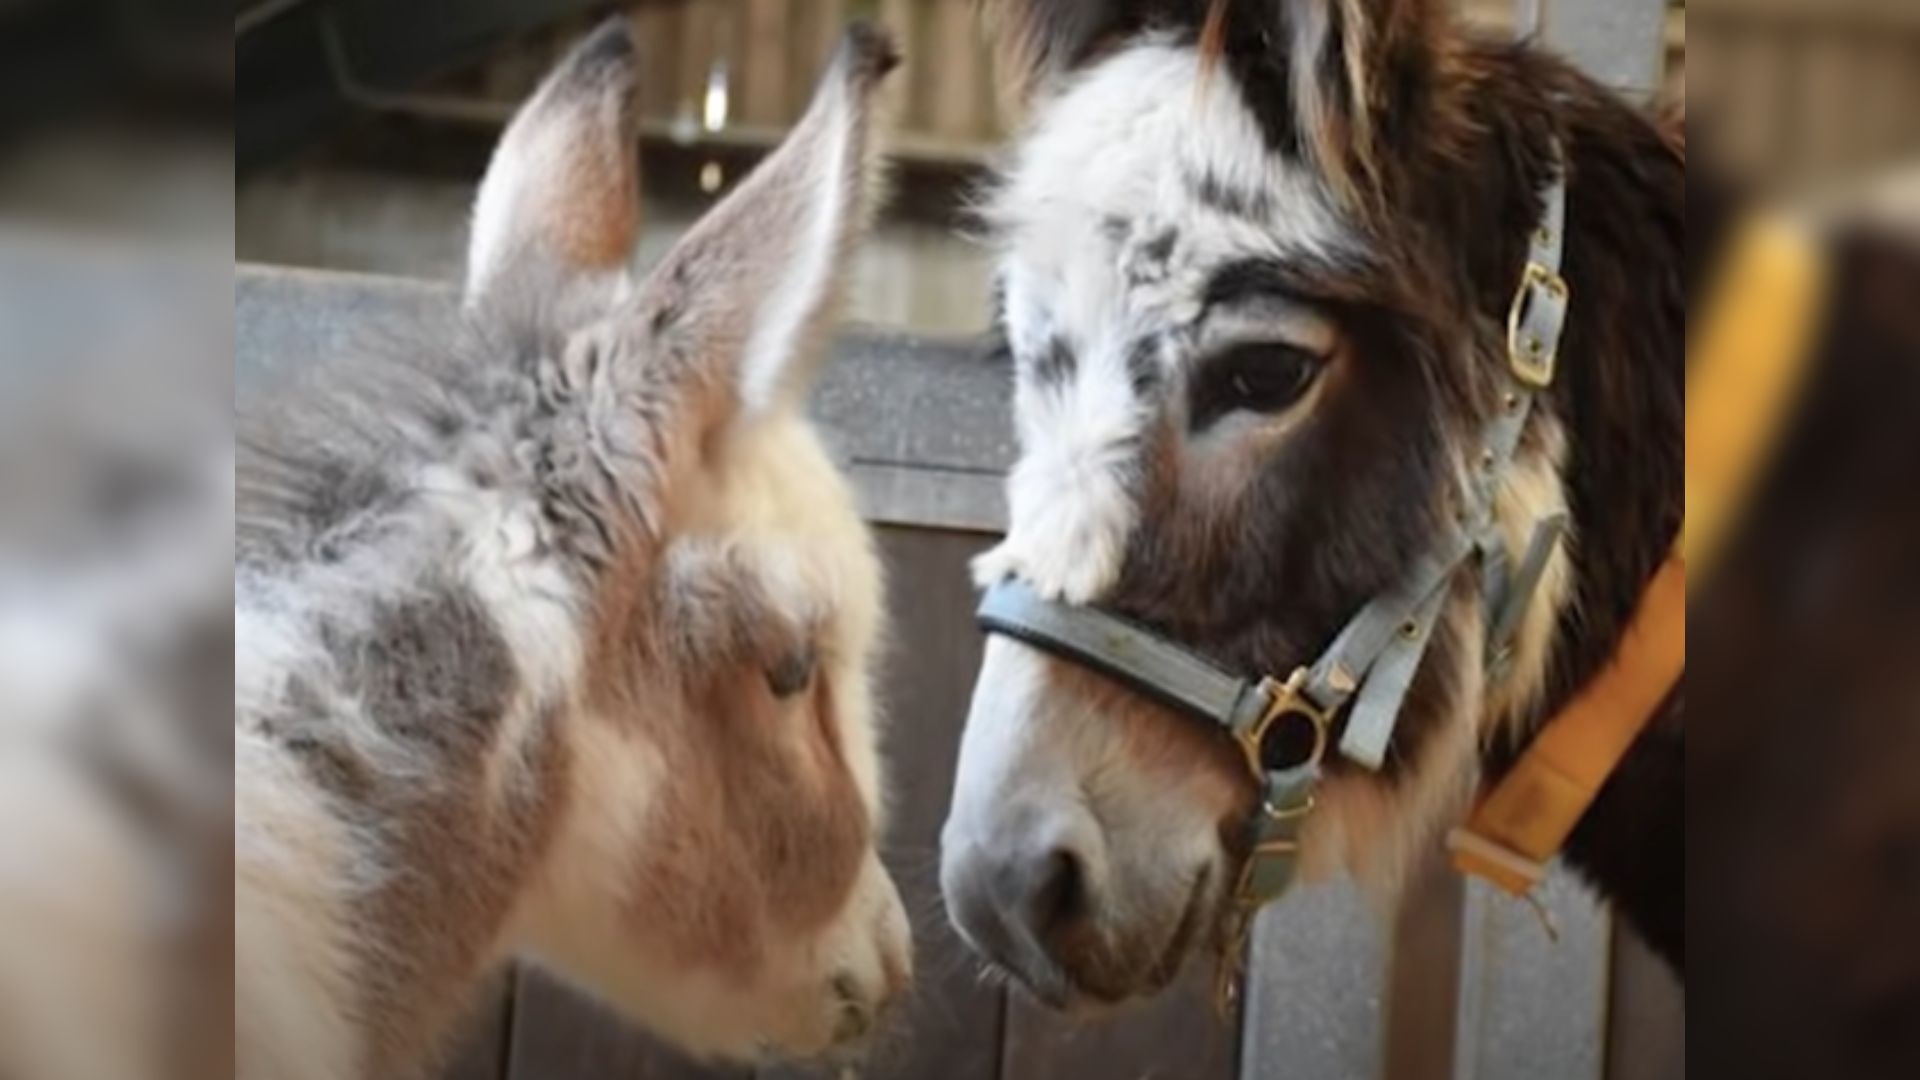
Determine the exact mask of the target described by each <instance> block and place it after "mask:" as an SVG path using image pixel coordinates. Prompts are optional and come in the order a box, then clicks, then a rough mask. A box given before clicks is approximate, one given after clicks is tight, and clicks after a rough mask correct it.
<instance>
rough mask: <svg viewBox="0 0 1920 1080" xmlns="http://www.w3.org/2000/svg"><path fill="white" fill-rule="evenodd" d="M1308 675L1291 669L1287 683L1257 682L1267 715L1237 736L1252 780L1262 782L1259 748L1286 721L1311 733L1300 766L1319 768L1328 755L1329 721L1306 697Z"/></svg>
mask: <svg viewBox="0 0 1920 1080" xmlns="http://www.w3.org/2000/svg"><path fill="white" fill-rule="evenodd" d="M1307 678H1308V673H1307V669H1306V668H1304V667H1300V668H1295V669H1293V674H1291V675H1289V676H1287V681H1286V682H1284V683H1283V682H1280V681H1279V680H1277V679H1275V678H1273V677H1272V676H1271V675H1269V676H1267V677H1266V678H1264V679H1261V680H1260V690H1261V692H1263V693H1265V694H1266V695H1267V700H1268V705H1267V711H1266V712H1265V713H1262V714H1261V716H1260V719H1259V720H1258V721H1256V722H1255V723H1254V724H1253V725H1252V726H1250V727H1248V728H1247V729H1246V730H1245V731H1243V732H1241V733H1240V734H1239V735H1238V736H1236V741H1237V742H1239V744H1240V753H1241V754H1242V755H1243V756H1244V757H1245V758H1246V761H1247V769H1248V771H1249V772H1251V773H1253V778H1254V779H1255V780H1258V781H1261V782H1263V783H1264V782H1265V780H1266V778H1267V766H1266V760H1265V756H1264V755H1263V754H1262V753H1261V748H1262V747H1263V746H1264V745H1265V743H1266V741H1267V734H1268V733H1269V732H1271V731H1272V730H1273V728H1274V726H1275V725H1277V724H1278V723H1280V721H1281V720H1283V719H1285V718H1287V717H1290V716H1292V717H1298V718H1300V719H1302V720H1305V721H1306V722H1307V723H1308V724H1309V725H1311V727H1312V729H1313V750H1312V751H1311V752H1310V753H1309V754H1308V755H1307V757H1306V759H1305V760H1304V761H1302V762H1301V764H1302V765H1318V764H1319V763H1320V760H1321V759H1322V758H1324V757H1326V754H1327V732H1328V730H1329V729H1330V728H1331V726H1332V717H1330V716H1328V715H1327V712H1326V710H1325V709H1322V708H1320V707H1319V706H1318V705H1315V704H1314V703H1313V699H1312V698H1309V697H1308V696H1307V694H1306V685H1307ZM1266 811H1267V813H1269V814H1272V815H1274V816H1276V817H1278V816H1280V815H1281V814H1282V813H1284V812H1285V811H1283V810H1281V809H1280V808H1277V807H1273V806H1268V807H1267V808H1266Z"/></svg>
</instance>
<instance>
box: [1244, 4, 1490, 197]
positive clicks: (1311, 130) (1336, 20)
mask: <svg viewBox="0 0 1920 1080" xmlns="http://www.w3.org/2000/svg"><path fill="white" fill-rule="evenodd" d="M1235 6H1236V5H1235V4H1234V3H1233V2H1232V0H1223V3H1222V7H1224V8H1232V7H1235ZM1272 7H1273V9H1274V13H1277V16H1278V19H1279V25H1278V26H1277V27H1271V28H1267V30H1266V32H1268V33H1271V34H1272V35H1273V37H1274V38H1275V39H1276V40H1280V41H1284V42H1285V43H1286V66H1287V70H1288V71H1289V72H1290V82H1291V86H1290V88H1289V89H1290V94H1289V96H1290V98H1291V100H1292V104H1293V110H1294V114H1295V115H1294V127H1295V130H1297V131H1299V132H1300V133H1301V134H1302V144H1303V146H1304V147H1305V149H1306V150H1307V152H1308V153H1309V154H1311V155H1312V157H1313V160H1314V164H1315V165H1316V166H1317V167H1318V169H1319V171H1320V172H1321V174H1322V175H1323V176H1324V177H1325V179H1326V181H1327V183H1328V186H1329V188H1330V189H1331V190H1332V191H1333V192H1334V193H1335V194H1336V195H1338V196H1339V197H1340V199H1341V200H1342V201H1343V202H1345V203H1347V204H1348V205H1349V206H1350V207H1352V208H1354V209H1356V210H1365V209H1369V208H1373V207H1376V206H1377V205H1378V203H1379V201H1380V198H1381V196H1382V187H1383V185H1384V184H1385V182H1386V178H1385V177H1384V176H1383V174H1382V167H1383V163H1384V162H1385V160H1386V156H1387V155H1386V147H1385V140H1386V139H1387V138H1388V137H1389V132H1388V129H1389V128H1390V127H1398V128H1412V127H1417V126H1419V120H1418V118H1417V117H1416V116H1415V115H1414V114H1415V113H1416V112H1418V111H1419V110H1421V109H1424V108H1428V107H1430V106H1431V100H1430V95H1428V94H1426V93H1424V92H1423V91H1424V89H1425V88H1426V87H1427V86H1428V85H1429V83H1430V79H1431V75H1432V72H1433V70H1434V66H1435V64H1436V63H1437V62H1438V60H1439V57H1440V54H1441V52H1443V51H1444V50H1445V49H1446V48H1447V47H1448V44H1447V43H1448V41H1449V35H1450V34H1451V32H1452V29H1451V18H1452V16H1451V11H1450V4H1449V3H1447V2H1445V0H1279V2H1278V3H1276V4H1274V5H1272ZM1272 17H1273V15H1272V14H1270V15H1269V18H1272ZM1212 28H1213V29H1215V32H1218V33H1221V34H1225V33H1230V32H1232V31H1233V29H1234V28H1233V27H1231V26H1221V25H1220V24H1219V21H1218V20H1216V21H1215V23H1214V24H1213V25H1212Z"/></svg>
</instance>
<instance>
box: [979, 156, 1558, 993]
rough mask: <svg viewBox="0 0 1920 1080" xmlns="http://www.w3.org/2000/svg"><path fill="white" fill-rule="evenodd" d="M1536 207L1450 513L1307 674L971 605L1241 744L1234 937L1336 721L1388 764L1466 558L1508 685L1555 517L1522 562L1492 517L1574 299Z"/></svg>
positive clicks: (1034, 598) (1277, 863) (1272, 870)
mask: <svg viewBox="0 0 1920 1080" xmlns="http://www.w3.org/2000/svg"><path fill="white" fill-rule="evenodd" d="M1556 157H1558V151H1557V148H1556ZM1540 200H1541V206H1542V213H1541V219H1540V222H1539V224H1538V226H1537V227H1536V228H1535V229H1534V230H1533V232H1532V233H1531V234H1530V236H1529V239H1528V251H1527V263H1526V267H1525V270H1524V272H1523V273H1522V276H1521V280H1520V284H1519V286H1518V288H1517V289H1516V290H1515V292H1514V298H1513V305H1512V308H1511V310H1510V312H1509V314H1508V317H1507V336H1506V352H1507V356H1506V361H1507V363H1506V374H1507V381H1506V386H1505V388H1504V389H1503V392H1502V395H1501V399H1500V402H1499V405H1498V407H1497V408H1496V409H1495V410H1494V414H1493V416H1492V417H1491V419H1489V420H1488V421H1487V422H1486V423H1485V424H1484V425H1483V426H1482V428H1481V431H1480V444H1479V446H1478V447H1476V448H1475V451H1476V456H1475V459H1474V460H1473V461H1472V462H1471V464H1470V473H1471V475H1470V479H1469V481H1468V482H1467V483H1466V484H1465V485H1464V490H1463V491H1462V492H1461V493H1460V495H1461V504H1460V509H1459V511H1458V513H1457V516H1456V517H1455V518H1454V520H1452V521H1451V522H1449V524H1448V527H1447V528H1446V530H1445V532H1444V534H1443V535H1442V536H1441V537H1440V539H1439V540H1438V541H1437V542H1436V543H1435V544H1434V545H1433V547H1432V548H1431V549H1430V550H1428V551H1427V553H1426V554H1425V555H1424V556H1422V557H1421V558H1420V559H1419V560H1417V561H1416V563H1415V564H1414V565H1413V566H1412V567H1411V568H1409V570H1408V571H1407V573H1406V574H1405V575H1403V576H1402V578H1401V579H1400V580H1399V581H1398V582H1396V583H1395V584H1393V585H1392V586H1390V587H1389V588H1387V589H1386V590H1385V591H1383V592H1381V593H1379V594H1378V595H1376V596H1374V597H1373V599H1371V600H1370V601H1368V602H1367V603H1366V604H1365V605H1363V606H1362V607H1361V609H1360V610H1359V611H1358V612H1357V613H1356V614H1355V615H1354V616H1353V618H1352V619H1351V620H1349V621H1348V622H1347V624H1346V625H1345V626H1344V627H1342V628H1341V630H1340V632H1339V633H1338V634H1336V635H1335V636H1334V638H1333V640H1332V642H1331V643H1330V644H1329V645H1328V646H1327V648H1326V651H1325V652H1323V653H1322V654H1321V655H1320V657H1319V658H1318V659H1317V660H1315V661H1314V662H1313V663H1312V664H1311V665H1309V666H1306V667H1302V668H1299V669H1297V670H1295V671H1294V673H1293V675H1292V676H1291V677H1289V678H1288V679H1287V680H1286V681H1285V682H1284V683H1282V682H1279V681H1277V680H1275V679H1272V678H1260V679H1252V678H1245V677H1242V676H1239V675H1235V674H1233V673H1231V672H1228V671H1225V670H1223V669H1221V668H1220V667H1219V666H1218V665H1217V664H1215V663H1213V662H1212V661H1211V660H1209V659H1207V658H1206V657H1204V656H1202V655H1200V654H1199V653H1196V652H1194V651H1193V650H1191V649H1189V648H1187V647H1185V646H1184V645H1181V644H1179V643H1177V642H1174V641H1170V640H1168V639H1167V638H1165V637H1163V636H1161V635H1160V634H1158V633H1155V632H1154V631H1153V630H1150V629H1148V628H1146V627H1144V626H1141V625H1139V624H1138V623H1135V622H1132V621H1130V620H1128V619H1126V618H1124V617H1122V616H1120V615H1117V614H1114V613H1112V612H1109V611H1103V610H1101V609H1100V608H1098V607H1094V606H1089V605H1078V604H1066V603H1061V602H1059V601H1054V600H1048V599H1046V598H1044V597H1042V596H1040V595H1039V594H1038V593H1036V592H1034V591H1033V589H1032V588H1031V587H1029V586H1028V585H1026V584H1024V583H1021V582H1019V581H1013V580H1008V581H1003V582H1000V583H999V584H996V585H994V586H992V587H990V588H989V589H988V590H987V592H986V595H985V597H984V598H983V599H982V600H981V604H980V609H979V614H978V618H979V622H980V625H981V627H982V628H983V629H985V630H986V631H988V632H989V633H995V634H1002V635H1005V636H1007V637H1011V638H1016V639H1018V640H1020V641H1023V642H1025V643H1027V644H1029V645H1031V646H1034V647H1035V648H1038V649H1042V650H1044V651H1046V652H1049V653H1052V654H1054V655H1056V656H1059V657H1062V658H1063V659H1067V660H1071V661H1073V662H1074V663H1076V664H1079V665H1081V666H1082V667H1087V668H1091V669H1093V670H1095V671H1098V672H1101V673H1102V674H1105V675H1107V676H1109V677H1111V678H1113V679H1116V680H1118V681H1120V682H1122V683H1124V684H1126V685H1127V686H1129V687H1132V688H1133V689H1135V690H1137V691H1139V692H1140V693H1143V694H1145V695H1147V696H1149V697H1151V698H1153V699H1155V700H1157V701H1159V702H1161V703H1163V704H1165V705H1167V706H1169V707H1171V708H1174V709H1178V710H1180V711H1182V712H1185V713H1187V714H1188V715H1191V716H1195V717H1198V718H1200V719H1203V720H1207V721H1210V722H1212V723H1213V724H1215V725H1218V726H1219V727H1222V728H1224V729H1226V730H1227V731H1228V732H1229V733H1230V734H1232V736H1233V737H1234V739H1235V740H1236V741H1237V742H1238V743H1239V744H1240V746H1241V749H1242V751H1243V753H1244V754H1245V756H1246V759H1247V764H1248V767H1249V769H1250V770H1251V771H1252V773H1253V775H1254V777H1255V778H1256V779H1257V780H1258V781H1259V783H1260V788H1261V795H1262V798H1261V806H1260V808H1259V809H1258V810H1257V811H1256V812H1255V813H1254V816H1253V820H1252V822H1251V823H1250V825H1249V830H1248V831H1249V855H1248V859H1247V863H1246V866H1245V870H1244V871H1243V873H1242V877H1241V880H1240V883H1239V888H1238V890H1237V893H1236V897H1235V899H1236V902H1237V908H1236V920H1237V926H1236V928H1235V930H1236V933H1244V931H1245V929H1246V924H1247V921H1248V920H1249V918H1250V917H1251V915H1252V913H1253V911H1254V910H1255V909H1257V908H1258V907H1260V906H1261V905H1262V904H1265V903H1266V902H1268V901H1270V900H1272V899H1274V898H1275V897H1277V896H1279V895H1280V894H1281V893H1282V892H1284V891H1285V890H1286V887H1287V885H1288V884H1289V883H1290V882H1291V880H1292V878H1293V871H1294V866H1295V862H1296V857H1297V855H1298V851H1299V843H1298V838H1299V832H1300V829H1301V827H1302V825H1303V824H1304V821H1305V819H1306V817H1307V815H1308V812H1309V811H1310V810H1312V808H1313V797H1314V794H1313V793H1314V789H1315V788H1316V787H1317V785H1318V784H1319V780H1320V764H1321V758H1322V755H1323V753H1324V751H1325V747H1326V743H1327V737H1328V731H1329V729H1330V728H1331V727H1332V723H1333V718H1334V716H1335V715H1336V714H1337V713H1339V712H1340V711H1341V710H1342V709H1346V710H1347V721H1346V727H1345V729H1344V730H1343V732H1342V734H1341V737H1340V753H1341V755H1342V756H1343V757H1345V758H1347V759H1348V760H1350V761H1352V762H1354V763H1355V764H1357V765H1360V766H1362V767H1364V768H1366V769H1371V770H1377V769H1379V768H1381V767H1382V766H1383V765H1384V764H1385V762H1386V756H1387V748H1388V746H1389V744H1390V743H1391V742H1392V740H1393V732H1394V728H1395V726H1396V724H1397V723H1398V721H1399V718H1400V712H1401V707H1402V706H1403V705H1404V704H1405V702H1406V697H1407V693H1408V691H1409V690H1410V689H1411V687H1412V685H1413V679H1414V675H1415V674H1416V673H1417V672H1418V670H1419V667H1420V661H1421V658H1422V657H1423V656H1424V655H1425V654H1426V649H1427V645H1428V643H1429V642H1430V641H1431V640H1432V638H1433V631H1434V626H1435V624H1436V623H1437V622H1438V621H1439V617H1440V613H1441V611H1442V610H1443V609H1444V608H1445V606H1446V600H1447V596H1448V594H1449V591H1450V587H1451V585H1452V583H1453V581H1454V580H1455V576H1456V572H1457V571H1458V570H1460V569H1461V568H1462V567H1463V566H1465V565H1466V564H1467V563H1469V562H1474V563H1476V564H1477V565H1478V568H1479V575H1478V576H1479V585H1480V588H1479V592H1480V602H1481V609H1482V612H1483V614H1484V616H1485V619H1484V624H1485V627H1486V641H1485V643H1484V644H1485V658H1486V668H1487V672H1488V675H1489V677H1490V678H1494V679H1498V678H1501V677H1503V676H1504V675H1505V674H1506V672H1507V670H1508V668H1509V666H1510V665H1511V663H1512V660H1513V653H1514V642H1515V640H1516V638H1517V636H1518V633H1519V629H1520V624H1521V622H1522V621H1523V617H1524V616H1525V614H1526V611H1527V609H1528V607H1529V605H1530V603H1531V601H1532V598H1533V594H1534V591H1535V589H1536V588H1537V587H1538V585H1539V583H1540V581H1541V579H1542V578H1543V577H1544V576H1545V572H1546V568H1547V565H1548V563H1549V562H1550V561H1551V559H1552V556H1553V553H1554V551H1555V550H1557V549H1558V547H1559V541H1560V539H1561V537H1562V536H1563V535H1564V533H1565V531H1566V517H1565V515H1564V514H1558V513H1554V514H1549V515H1547V516H1545V517H1543V518H1541V519H1540V520H1538V521H1536V522H1535V523H1534V526H1533V533H1532V536H1531V538H1530V539H1529V540H1528V542H1527V544H1526V547H1525V549H1524V551H1523V552H1522V554H1521V558H1520V564H1519V565H1518V566H1517V567H1516V566H1512V565H1510V560H1509V558H1508V555H1507V543H1506V537H1505V536H1504V535H1503V533H1502V531H1501V529H1500V527H1499V523H1498V521H1497V519H1496V514H1495V508H1494V507H1495V500H1496V498H1497V496H1498V493H1499V489H1500V486H1501V484H1502V482H1503V481H1504V479H1505V477H1506V473H1507V471H1508V469H1509V468H1510V466H1511V465H1512V463H1513V459H1514V455H1515V453H1516V451H1517V450H1518V448H1519V445H1520V437H1521V433H1522V432H1523V431H1524V430H1525V429H1526V426H1527V420H1528V418H1529V417H1530V416H1531V414H1532V410H1533V402H1534V397H1535V395H1536V394H1538V393H1539V392H1540V391H1542V390H1545V389H1547V388H1548V387H1549V386H1550V385H1551V384H1552V382H1553V377H1554V373H1555V369H1556V367H1557V364H1558V360H1559V351H1560V341H1561V337H1562V335H1563V332H1564V330H1565V327H1566V319H1567V311H1568V307H1569V304H1570V301H1571V291H1570V290H1569V289H1568V287H1567V282H1566V280H1565V279H1564V278H1563V277H1562V276H1561V273H1560V270H1561V264H1562V259H1563V255H1564V252H1565V244H1566V221H1567V189H1566V180H1565V175H1564V168H1560V169H1558V170H1556V175H1555V177H1554V179H1553V180H1552V182H1551V183H1549V184H1548V185H1547V186H1546V187H1545V188H1544V189H1543V190H1542V192H1541V195H1540ZM1349 706H1350V707H1349ZM1284 721H1296V722H1298V721H1304V722H1305V723H1307V724H1308V725H1309V727H1310V729H1311V731H1312V736H1313V737H1312V751H1311V753H1310V754H1309V755H1308V756H1307V757H1306V758H1305V759H1303V760H1299V761H1295V762H1281V761H1278V760H1277V758H1278V757H1279V755H1278V754H1277V753H1276V752H1275V750H1276V749H1277V747H1276V746H1274V745H1272V744H1271V740H1270V738H1269V737H1270V736H1271V735H1272V734H1273V733H1274V732H1276V731H1279V730H1282V729H1281V727H1280V725H1281V723H1282V722H1284ZM1227 978H1228V981H1229V982H1230V981H1231V976H1228V977H1227Z"/></svg>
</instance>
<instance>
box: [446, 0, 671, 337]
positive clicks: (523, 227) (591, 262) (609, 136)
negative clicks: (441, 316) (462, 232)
mask: <svg viewBox="0 0 1920 1080" xmlns="http://www.w3.org/2000/svg"><path fill="white" fill-rule="evenodd" d="M636 67H637V57H636V53H635V48H634V42H633V36H632V32H631V30H630V28H629V26H628V24H627V21H626V19H624V18H619V17H616V18H613V19H610V20H608V21H607V22H606V23H604V24H603V25H602V26H601V27H600V28H599V29H598V30H596V31H594V32H593V33H592V34H590V35H589V36H588V37H587V38H586V39H585V40H584V41H582V42H581V43H580V44H579V45H578V46H576V47H575V48H574V50H573V52H572V53H570V54H569V55H568V56H567V58H566V59H565V60H563V61H561V63H560V66H559V67H558V68H556V69H555V70H554V72H553V74H551V75H549V76H548V77H547V81H546V82H545V83H543V84H542V85H541V87H540V89H539V90H538V91H536V92H535V93H534V96H533V98H532V100H530V101H528V102H527V104H526V105H525V106H524V107H522V108H521V110H520V112H519V114H518V115H516V116H515V117H514V120H513V123H512V124H510V125H508V127H507V132H506V134H505V135H504V136H502V137H501V139H500V145H499V147H498V148H496V149H495V150H494V154H493V162H492V164H490V165H489V166H488V167H487V175H486V179H485V180H483V181H481V184H480V194H479V197H478V198H477V200H476V201H475V203H474V209H473V236H472V240H471V241H470V244H469V247H468V251H467V283H466V299H467V303H468V304H469V305H470V306H479V307H484V306H487V305H489V304H493V303H496V302H499V301H500V300H501V299H502V298H504V297H506V296H509V295H514V296H516V297H517V300H516V302H519V303H523V304H533V305H540V304H542V303H544V302H546V301H548V300H550V299H551V295H552V293H554V292H555V291H557V290H560V289H564V288H565V287H566V286H567V285H568V284H570V283H571V282H572V281H574V280H575V279H578V278H580V277H581V276H583V275H591V274H596V273H606V272H610V271H617V270H619V269H621V268H623V267H624V266H625V265H626V263H627V260H628V258H629V257H630V256H631V254H632V251H633V246H634V241H635V237H636V234H637V233H638V231H639V225H640V170H639V161H638V147H637V145H636V142H635V138H636V119H635V112H636V106H635V101H634V87H635V79H636Z"/></svg>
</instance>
